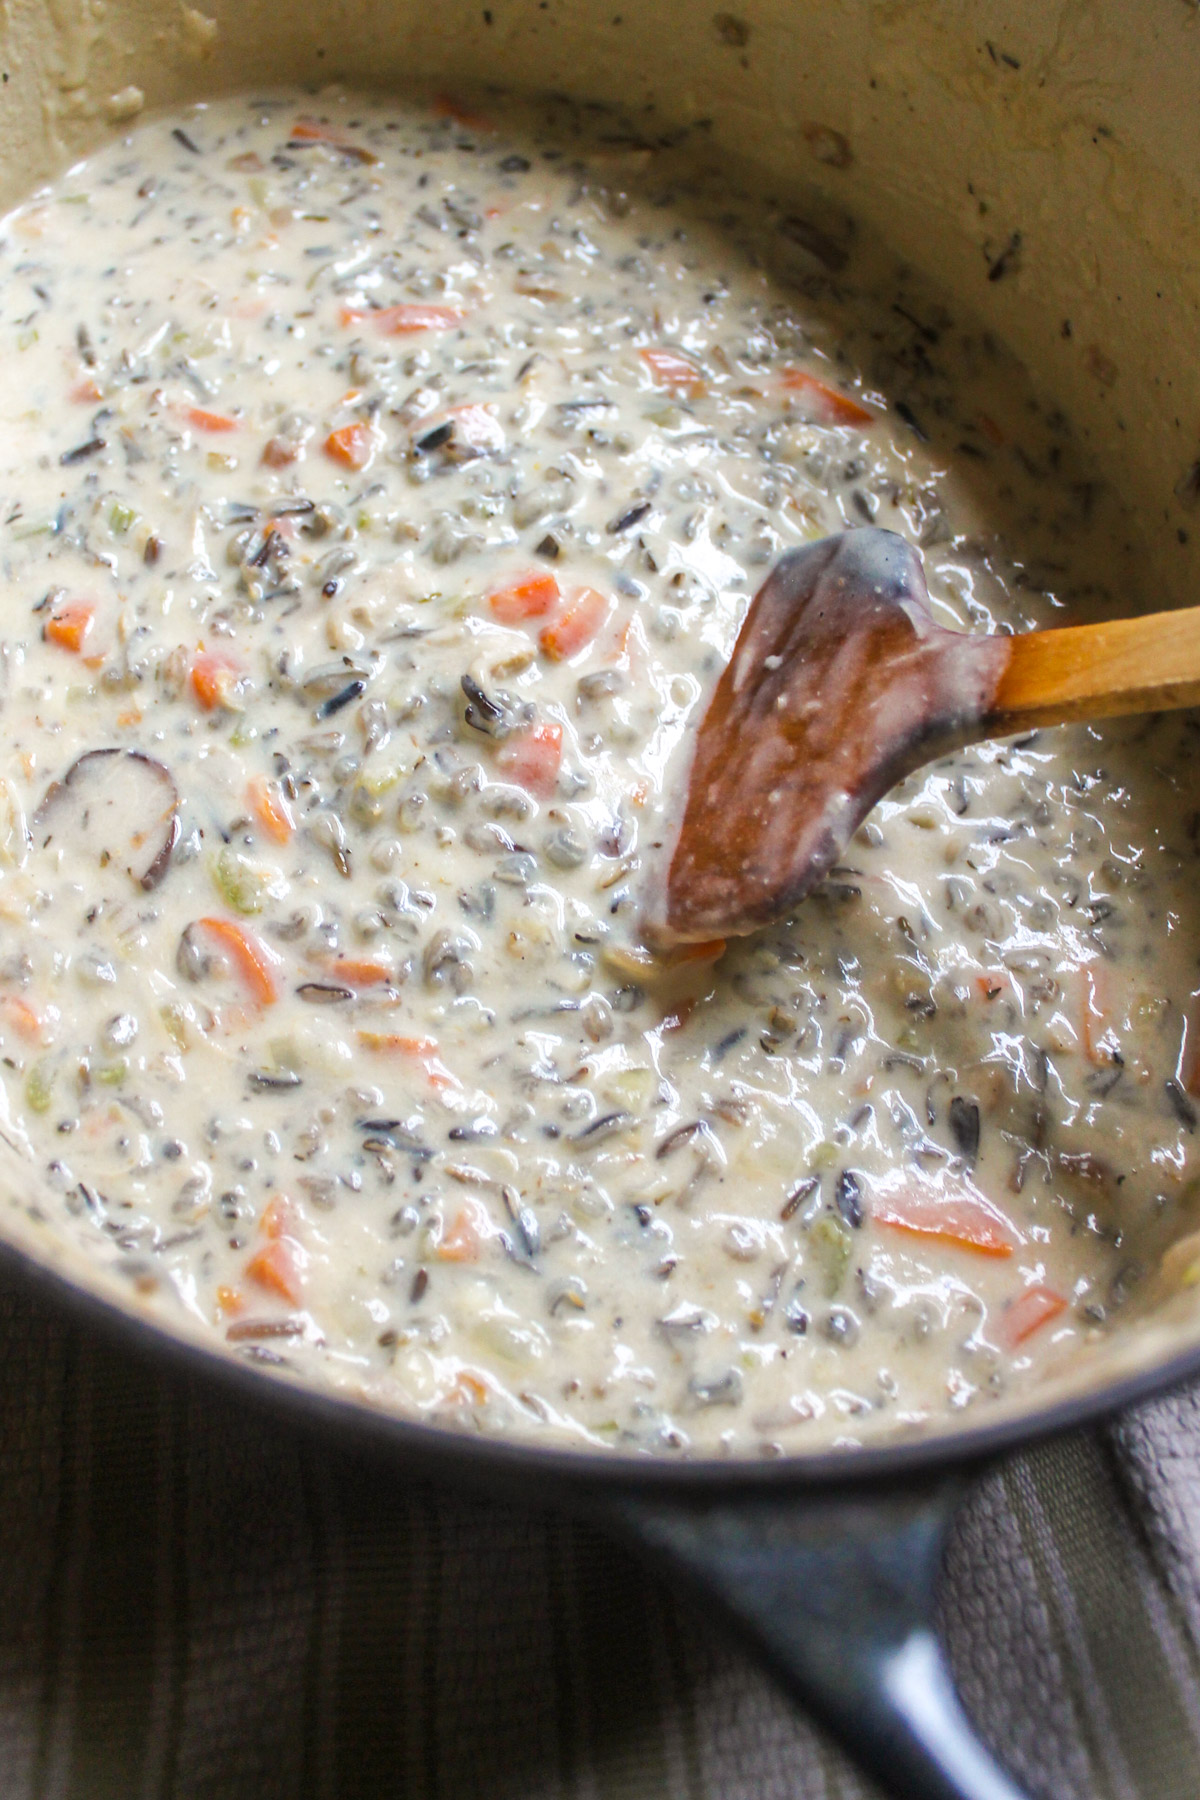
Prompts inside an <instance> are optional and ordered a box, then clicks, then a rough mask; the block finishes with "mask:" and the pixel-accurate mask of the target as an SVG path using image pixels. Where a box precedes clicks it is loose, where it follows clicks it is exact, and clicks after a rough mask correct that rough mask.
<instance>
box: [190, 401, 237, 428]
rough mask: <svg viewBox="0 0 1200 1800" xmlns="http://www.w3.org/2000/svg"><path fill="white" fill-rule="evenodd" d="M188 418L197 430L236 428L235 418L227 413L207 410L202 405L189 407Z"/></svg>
mask: <svg viewBox="0 0 1200 1800" xmlns="http://www.w3.org/2000/svg"><path fill="white" fill-rule="evenodd" d="M188 420H189V422H190V423H191V424H193V425H194V426H195V427H196V430H197V431H236V430H237V428H238V422H237V420H236V419H233V418H230V416H229V414H228V413H219V412H209V411H208V408H207V407H204V406H193V407H189V409H188Z"/></svg>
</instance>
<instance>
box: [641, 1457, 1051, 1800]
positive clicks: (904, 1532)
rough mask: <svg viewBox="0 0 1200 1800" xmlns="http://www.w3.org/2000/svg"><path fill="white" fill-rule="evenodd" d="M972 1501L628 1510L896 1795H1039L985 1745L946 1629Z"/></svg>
mask: <svg viewBox="0 0 1200 1800" xmlns="http://www.w3.org/2000/svg"><path fill="white" fill-rule="evenodd" d="M962 1492H963V1482H962V1479H961V1477H958V1476H953V1477H942V1478H940V1479H936V1480H934V1481H931V1482H927V1483H926V1484H925V1485H923V1486H921V1487H919V1488H914V1487H913V1486H912V1485H911V1484H905V1485H902V1486H899V1487H892V1488H888V1489H878V1488H876V1489H865V1490H864V1489H861V1488H858V1487H855V1488H852V1489H843V1490H832V1491H830V1492H825V1491H820V1492H818V1493H815V1494H813V1493H807V1494H797V1493H796V1492H795V1491H794V1490H793V1491H792V1492H790V1493H778V1492H775V1493H764V1492H763V1491H762V1490H759V1491H758V1492H753V1491H750V1492H747V1491H746V1490H742V1492H740V1493H739V1494H736V1495H734V1496H732V1497H731V1496H728V1495H724V1496H721V1495H717V1496H713V1497H711V1498H706V1497H704V1495H703V1494H702V1493H701V1491H700V1490H696V1491H695V1492H694V1493H689V1492H687V1491H683V1492H681V1491H680V1490H679V1489H678V1488H676V1489H675V1490H674V1491H672V1492H670V1493H666V1492H664V1493H661V1494H659V1493H654V1492H650V1493H648V1492H647V1491H646V1490H644V1489H643V1490H642V1491H641V1492H640V1493H637V1494H634V1493H629V1494H626V1495H624V1496H622V1497H621V1499H620V1501H619V1503H618V1505H617V1508H616V1511H617V1513H618V1515H619V1518H620V1520H621V1522H622V1524H623V1525H624V1526H625V1527H626V1528H628V1529H629V1530H631V1531H632V1533H633V1535H634V1536H635V1538H636V1539H638V1540H640V1542H641V1544H642V1546H643V1548H645V1549H648V1550H651V1551H652V1552H654V1553H655V1556H656V1559H658V1558H664V1557H665V1558H666V1559H667V1560H668V1561H669V1562H670V1563H671V1564H673V1565H674V1567H675V1569H676V1570H677V1571H678V1572H680V1573H682V1574H684V1575H685V1576H687V1577H688V1578H689V1580H690V1583H691V1585H692V1586H693V1587H698V1588H699V1589H700V1590H701V1592H702V1593H704V1592H706V1593H707V1594H709V1595H710V1596H713V1595H715V1596H716V1598H717V1599H718V1600H719V1601H720V1603H721V1604H722V1606H723V1608H724V1610H725V1612H726V1613H727V1614H729V1615H731V1616H732V1618H733V1620H734V1622H735V1623H736V1624H738V1625H740V1626H741V1627H742V1629H743V1631H744V1632H745V1633H748V1635H749V1637H750V1638H751V1640H752V1641H753V1642H754V1643H755V1644H756V1645H757V1647H758V1648H759V1649H760V1650H763V1651H765V1652H766V1653H767V1655H768V1657H769V1659H770V1661H771V1662H772V1664H773V1665H774V1667H775V1670H776V1672H777V1673H778V1675H779V1676H780V1677H781V1679H782V1681H783V1683H784V1685H785V1686H786V1687H787V1688H789V1689H790V1690H791V1692H792V1693H793V1694H794V1695H795V1696H796V1697H797V1698H798V1699H799V1700H800V1701H802V1702H803V1704H804V1705H805V1706H806V1707H807V1708H809V1709H810V1710H811V1712H812V1713H813V1715H814V1716H815V1717H816V1718H817V1719H819V1720H820V1721H821V1723H822V1724H824V1725H825V1726H827V1727H828V1728H829V1730H830V1731H831V1732H832V1733H833V1735H834V1737H836V1738H837V1739H838V1741H839V1742H840V1743H841V1745H842V1746H843V1748H844V1749H845V1750H846V1751H847V1752H848V1753H849V1754H850V1756H851V1757H853V1758H854V1760H855V1761H856V1762H857V1763H858V1764H859V1766H860V1767H861V1768H862V1769H864V1770H865V1771H867V1772H868V1773H869V1774H871V1775H872V1776H874V1777H875V1779H876V1780H877V1781H878V1782H880V1783H881V1784H882V1786H883V1788H884V1790H885V1792H886V1793H888V1794H889V1795H891V1796H893V1797H894V1800H1023V1797H1022V1794H1021V1791H1020V1790H1019V1789H1018V1788H1017V1787H1016V1786H1014V1784H1013V1783H1012V1781H1010V1779H1009V1778H1008V1776H1007V1775H1006V1774H1005V1773H1004V1771H1003V1770H1002V1769H1001V1768H1000V1767H999V1765H998V1764H997V1763H996V1762H995V1761H994V1760H993V1759H992V1757H991V1756H990V1754H989V1753H988V1751H986V1750H985V1749H984V1747H983V1745H982V1744H981V1743H980V1742H979V1740H978V1738H977V1737H976V1736H975V1733H974V1729H973V1727H972V1725H971V1723H970V1720H969V1719H968V1718H967V1715H966V1713H965V1712H964V1711H963V1708H962V1706H961V1704H960V1702H959V1699H958V1696H957V1694H956V1693H955V1690H954V1684H953V1681H952V1678H951V1675H950V1670H949V1667H948V1665H947V1663H946V1659H945V1656H944V1654H943V1652H942V1648H941V1645H940V1643H939V1641H938V1638H937V1634H936V1631H935V1626H934V1593H935V1589H936V1585H937V1579H938V1575H939V1571H940V1569H941V1563H942V1552H943V1548H944V1545H945V1540H946V1535H947V1532H948V1530H949V1526H950V1523H951V1521H952V1519H953V1517H954V1512H955V1509H956V1507H957V1505H958V1501H959V1499H960V1497H961V1495H962ZM610 1517H611V1514H610Z"/></svg>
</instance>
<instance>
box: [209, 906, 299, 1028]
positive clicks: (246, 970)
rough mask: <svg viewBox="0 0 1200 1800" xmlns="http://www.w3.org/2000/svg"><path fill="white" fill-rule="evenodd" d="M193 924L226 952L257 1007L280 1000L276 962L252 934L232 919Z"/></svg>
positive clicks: (270, 1004)
mask: <svg viewBox="0 0 1200 1800" xmlns="http://www.w3.org/2000/svg"><path fill="white" fill-rule="evenodd" d="M196 923H197V925H200V926H202V927H203V928H204V930H205V931H207V932H208V934H209V936H210V937H213V938H215V939H216V941H217V943H218V944H219V945H220V947H221V949H222V950H226V951H228V953H229V955H230V956H231V957H232V958H233V960H234V962H235V963H236V964H237V971H238V974H239V975H240V976H241V978H242V982H243V984H244V985H245V987H246V988H247V989H248V990H249V992H250V995H251V997H252V999H254V1000H255V1002H256V1003H257V1004H258V1005H259V1006H273V1005H274V1003H275V1001H276V1000H278V998H279V988H278V986H277V984H276V981H275V969H274V964H275V958H274V957H273V956H272V955H271V953H270V951H269V950H267V948H266V947H265V945H263V944H261V943H260V942H259V940H258V939H257V938H256V937H255V936H254V933H253V932H251V931H247V930H246V927H245V926H244V925H237V924H235V923H234V921H233V920H232V919H216V918H206V919H197V921H196Z"/></svg>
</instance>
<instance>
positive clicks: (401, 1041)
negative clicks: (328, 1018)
mask: <svg viewBox="0 0 1200 1800" xmlns="http://www.w3.org/2000/svg"><path fill="white" fill-rule="evenodd" d="M358 1041H359V1043H360V1044H361V1045H362V1047H363V1049H364V1050H372V1051H374V1052H375V1054H376V1055H377V1056H389V1055H398V1056H411V1057H412V1058H413V1060H414V1061H415V1062H419V1063H420V1065H421V1067H422V1068H423V1069H424V1071H425V1075H426V1077H427V1078H428V1081H429V1085H430V1087H432V1088H438V1089H442V1088H454V1087H458V1085H459V1083H458V1081H457V1079H456V1078H455V1076H453V1075H452V1074H451V1073H450V1071H449V1069H448V1068H447V1067H446V1065H445V1063H444V1062H441V1061H440V1060H439V1058H438V1054H437V1039H436V1038H415V1037H405V1036H404V1035H403V1033H401V1032H397V1031H360V1032H359V1033H358Z"/></svg>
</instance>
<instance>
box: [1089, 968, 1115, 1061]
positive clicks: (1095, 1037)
mask: <svg viewBox="0 0 1200 1800" xmlns="http://www.w3.org/2000/svg"><path fill="white" fill-rule="evenodd" d="M1106 985H1107V984H1106V982H1105V980H1104V974H1103V972H1102V970H1101V968H1100V966H1099V964H1097V963H1087V964H1085V965H1084V969H1083V1003H1082V1005H1081V1007H1080V1037H1081V1038H1082V1040H1083V1053H1084V1055H1085V1056H1086V1057H1087V1059H1088V1061H1089V1062H1090V1063H1096V1064H1097V1065H1099V1064H1104V1065H1108V1064H1111V1062H1112V1060H1113V1052H1114V1051H1115V1050H1116V1048H1117V1040H1116V1037H1115V1035H1114V1033H1113V1030H1112V1027H1111V1025H1110V1024H1109V1023H1108V1008H1107V1006H1106V1005H1105V1001H1104V989H1105V987H1106Z"/></svg>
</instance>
